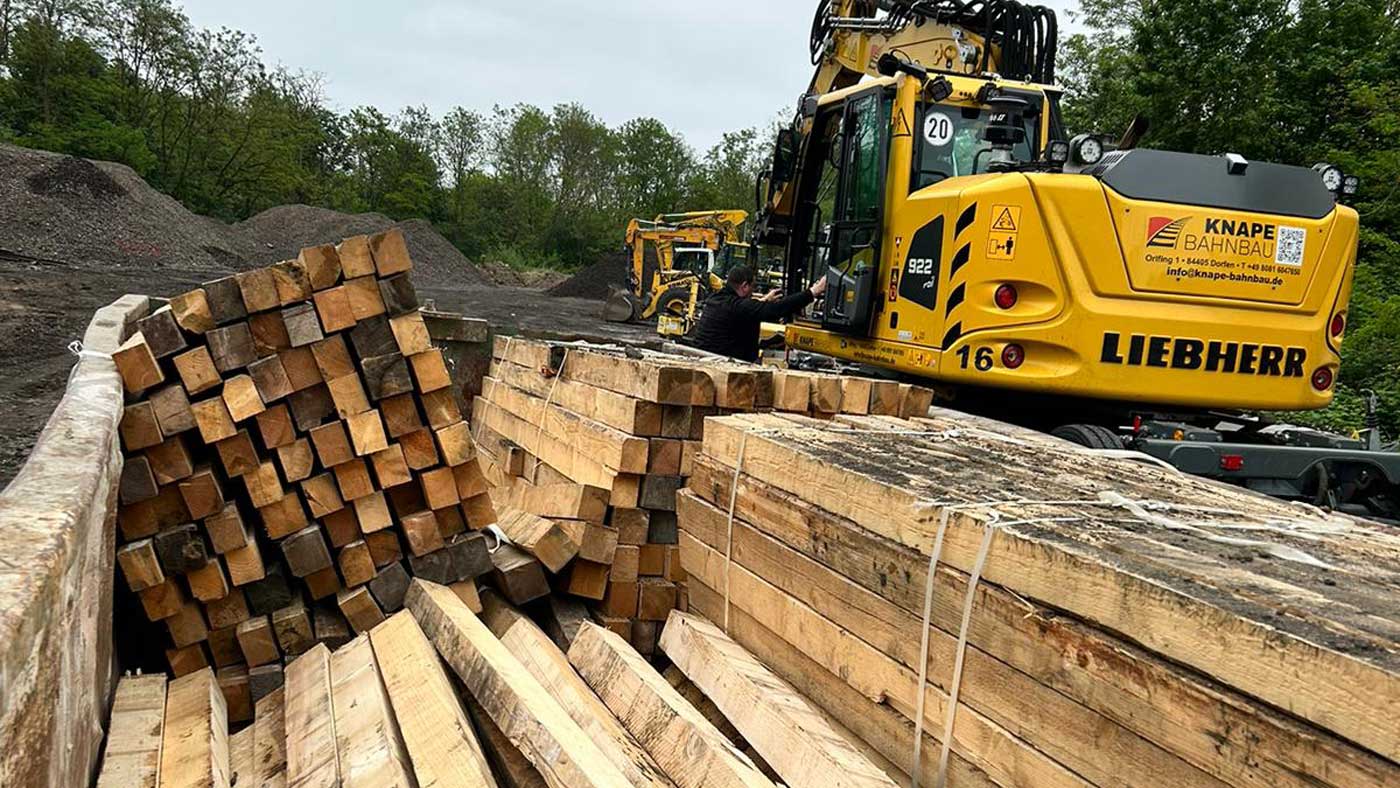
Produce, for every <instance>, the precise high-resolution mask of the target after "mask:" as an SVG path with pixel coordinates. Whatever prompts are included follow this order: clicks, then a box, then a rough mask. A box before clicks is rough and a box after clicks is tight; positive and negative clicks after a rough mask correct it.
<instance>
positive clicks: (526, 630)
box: [481, 593, 674, 788]
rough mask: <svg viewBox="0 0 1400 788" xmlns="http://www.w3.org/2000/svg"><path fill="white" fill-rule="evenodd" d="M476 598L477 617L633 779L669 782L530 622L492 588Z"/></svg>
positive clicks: (636, 782)
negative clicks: (490, 591)
mask: <svg viewBox="0 0 1400 788" xmlns="http://www.w3.org/2000/svg"><path fill="white" fill-rule="evenodd" d="M481 603H482V606H483V611H482V615H481V620H482V622H483V623H484V624H486V626H488V627H490V628H491V632H492V633H493V634H494V635H495V636H496V637H497V638H499V639H500V641H501V643H503V644H504V645H505V646H506V648H508V649H510V652H511V653H512V654H514V655H515V656H516V657H517V658H518V659H519V660H520V663H521V664H522V665H524V666H525V669H526V670H528V671H529V672H530V675H532V676H534V677H535V679H536V680H537V681H539V682H540V684H541V685H542V686H543V687H544V688H545V689H546V690H547V691H548V692H549V694H550V695H551V696H552V697H553V698H554V699H555V700H556V701H558V702H559V705H560V706H561V707H562V708H563V709H564V711H565V712H566V713H567V714H568V715H569V716H570V717H571V718H572V719H573V721H574V722H576V723H578V725H579V727H580V728H582V729H583V732H584V733H586V734H588V738H589V739H591V740H592V741H593V743H594V744H595V745H597V747H598V749H599V750H601V751H602V752H603V754H604V755H606V756H607V757H608V760H610V761H612V763H613V765H615V766H616V767H617V768H618V769H619V770H621V771H622V772H623V774H625V775H626V776H627V779H628V780H629V781H630V782H631V783H632V784H633V785H645V786H654V787H656V788H660V787H662V786H674V783H672V782H671V780H670V779H668V778H667V777H666V774H665V773H664V772H663V771H662V770H661V769H660V768H658V766H657V764H655V763H654V762H653V761H652V759H651V757H650V756H648V755H647V751H646V750H644V749H643V748H642V746H641V745H640V744H638V743H637V741H636V740H634V739H633V738H632V736H631V735H630V734H629V733H628V732H627V731H626V730H625V729H624V728H623V726H622V725H621V724H620V723H619V722H618V720H617V718H616V717H614V716H613V713H612V712H611V711H609V710H608V707H607V706H606V705H604V704H603V702H602V701H601V700H599V699H598V696H597V695H595V694H594V692H593V690H591V689H589V686H588V684H586V683H585V682H584V680H583V679H581V678H579V675H578V674H577V673H575V672H574V669H573V667H571V666H570V664H569V659H568V657H566V656H564V652H562V651H560V650H559V647H558V646H556V645H554V642H553V641H551V640H550V639H549V636H548V635H546V634H545V633H544V631H543V630H541V629H540V628H539V627H538V626H536V625H535V622H533V621H531V620H530V619H528V618H526V617H525V616H524V615H522V614H521V613H520V611H518V610H516V609H515V608H513V607H511V606H510V605H509V604H507V603H506V602H505V600H503V599H501V597H500V596H499V595H497V594H493V593H484V594H482V597H481Z"/></svg>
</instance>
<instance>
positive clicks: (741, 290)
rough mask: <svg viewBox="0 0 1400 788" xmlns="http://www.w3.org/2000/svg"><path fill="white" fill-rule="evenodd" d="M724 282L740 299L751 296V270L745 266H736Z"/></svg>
mask: <svg viewBox="0 0 1400 788" xmlns="http://www.w3.org/2000/svg"><path fill="white" fill-rule="evenodd" d="M726 282H727V283H728V285H729V287H730V289H732V290H733V291H734V292H736V293H738V294H739V297H740V298H748V297H749V296H751V295H753V269H752V268H750V267H748V266H747V265H736V266H734V267H733V268H732V269H730V271H729V278H728V279H727V280H726Z"/></svg>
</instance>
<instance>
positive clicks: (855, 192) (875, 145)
mask: <svg viewBox="0 0 1400 788" xmlns="http://www.w3.org/2000/svg"><path fill="white" fill-rule="evenodd" d="M879 110H880V97H879V96H878V95H869V96H864V97H862V98H860V99H858V100H856V101H855V102H854V104H853V106H852V112H851V114H850V115H849V116H848V117H847V123H849V124H850V126H851V127H852V128H851V129H850V130H849V133H850V135H851V144H850V146H849V147H848V148H847V154H846V155H847V157H848V162H847V165H848V169H847V172H848V173H849V178H850V184H849V186H848V187H847V188H846V193H845V198H846V199H845V205H844V206H843V207H844V209H845V210H843V211H842V212H841V216H840V217H839V218H841V219H843V220H846V221H874V220H876V219H878V218H880V197H881V195H880V186H881V182H880V180H881V179H880V170H881V165H882V163H881V160H880V156H881V154H882V151H881V150H880V123H881V121H882V120H886V119H887V116H886V117H882V116H881V113H880V111H879Z"/></svg>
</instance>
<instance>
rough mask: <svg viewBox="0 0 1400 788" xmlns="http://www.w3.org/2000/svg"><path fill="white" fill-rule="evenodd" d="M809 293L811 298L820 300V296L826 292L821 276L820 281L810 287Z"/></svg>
mask: <svg viewBox="0 0 1400 788" xmlns="http://www.w3.org/2000/svg"><path fill="white" fill-rule="evenodd" d="M811 292H812V297H813V298H821V297H822V294H823V293H825V292H826V277H824V276H823V277H822V278H821V279H818V280H817V281H816V284H814V285H812V291H811Z"/></svg>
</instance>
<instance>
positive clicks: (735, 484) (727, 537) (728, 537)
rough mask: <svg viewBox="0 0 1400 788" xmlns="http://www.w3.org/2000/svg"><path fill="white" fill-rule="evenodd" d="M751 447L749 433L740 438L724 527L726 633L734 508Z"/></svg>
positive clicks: (731, 573) (732, 571)
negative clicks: (727, 515)
mask: <svg viewBox="0 0 1400 788" xmlns="http://www.w3.org/2000/svg"><path fill="white" fill-rule="evenodd" d="M748 445H749V433H747V432H744V433H742V434H740V436H739V459H737V460H735V461H734V479H733V480H732V482H731V483H730V485H729V518H728V521H727V522H726V523H725V526H724V531H725V534H724V631H725V632H726V633H728V632H729V585H730V577H731V576H732V575H733V573H734V562H733V555H734V507H735V505H736V504H737V503H738V502H739V474H741V473H743V472H744V449H746V448H747V447H748Z"/></svg>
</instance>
